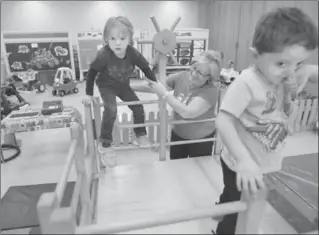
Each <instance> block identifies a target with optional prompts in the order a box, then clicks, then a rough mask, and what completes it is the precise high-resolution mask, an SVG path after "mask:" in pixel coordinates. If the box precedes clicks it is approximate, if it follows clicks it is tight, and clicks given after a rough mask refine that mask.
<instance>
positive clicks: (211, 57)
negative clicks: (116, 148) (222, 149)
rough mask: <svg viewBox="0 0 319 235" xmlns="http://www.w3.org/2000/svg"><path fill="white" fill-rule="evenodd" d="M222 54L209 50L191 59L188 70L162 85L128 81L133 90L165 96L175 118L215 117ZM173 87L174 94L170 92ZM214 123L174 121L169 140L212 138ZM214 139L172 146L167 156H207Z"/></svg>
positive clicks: (200, 118) (174, 157)
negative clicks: (178, 122)
mask: <svg viewBox="0 0 319 235" xmlns="http://www.w3.org/2000/svg"><path fill="white" fill-rule="evenodd" d="M221 61H222V53H220V52H217V51H213V50H209V51H205V52H203V53H202V54H200V55H199V56H198V57H196V58H194V59H193V63H192V65H191V66H190V69H189V71H182V72H178V73H175V74H172V75H170V76H168V77H167V78H166V79H165V84H162V83H161V82H158V83H153V82H151V83H146V82H140V83H135V84H131V87H132V89H134V90H137V91H142V92H155V93H157V94H158V95H159V96H161V97H164V98H165V99H166V101H167V104H168V105H170V106H171V107H172V109H173V119H174V120H204V119H211V118H214V117H215V106H216V104H217V101H218V95H219V92H218V88H217V87H216V82H217V81H218V80H219V77H220V71H221ZM170 90H174V93H173V94H172V93H170V92H169V91H170ZM214 134H215V127H214V123H213V122H207V121H206V122H197V123H187V124H174V125H173V127H172V131H171V142H176V141H185V140H197V139H206V138H213V137H214ZM212 149H213V141H207V142H201V143H191V144H182V145H172V146H171V147H170V159H171V160H173V159H182V158H188V157H200V156H210V155H211V154H212Z"/></svg>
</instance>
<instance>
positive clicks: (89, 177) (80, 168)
mask: <svg viewBox="0 0 319 235" xmlns="http://www.w3.org/2000/svg"><path fill="white" fill-rule="evenodd" d="M142 103H143V102H142V101H140V102H137V103H136V104H142ZM100 109H101V107H100V103H98V102H94V105H92V106H85V126H86V139H87V141H86V145H85V144H84V135H85V134H84V132H83V129H82V128H81V126H80V125H78V124H74V125H73V126H72V127H71V133H72V142H71V146H70V150H69V153H68V156H67V159H66V165H65V167H64V170H63V172H62V174H61V179H60V181H59V183H58V185H57V187H56V190H55V192H53V193H45V194H43V195H42V196H41V198H40V200H39V203H38V215H39V220H40V226H41V231H42V233H43V234H47V233H50V234H56V233H68V234H71V233H76V234H84V233H86V234H98V233H102V234H105V233H115V232H125V231H131V230H136V229H143V228H150V227H154V226H160V225H168V224H173V223H179V222H183V221H190V220H196V219H201V218H206V217H212V216H222V215H226V214H231V213H236V212H239V213H240V214H239V220H238V223H237V230H236V231H237V233H240V234H242V233H251V234H256V233H258V227H259V222H260V219H261V215H262V211H264V210H263V208H264V206H265V196H266V192H261V194H260V195H258V196H257V197H254V198H250V197H248V196H246V195H244V194H243V196H242V199H241V201H238V202H232V203H224V204H221V205H212V206H211V207H209V208H198V209H195V210H191V211H177V212H174V213H169V214H164V215H161V216H156V217H152V218H145V219H143V220H140V219H138V220H132V221H124V222H123V223H117V224H109V225H108V224H105V225H101V224H98V225H94V223H95V220H96V207H97V206H98V201H97V192H98V177H97V176H98V175H99V160H98V154H97V151H96V148H97V138H96V136H98V135H97V134H99V127H100V123H101V117H100ZM92 120H94V121H92ZM164 124H165V125H167V123H164ZM161 138H162V137H161ZM209 141H211V140H209ZM166 144H167V145H171V143H165V145H166ZM181 144H183V143H181ZM159 160H165V156H160V157H159ZM72 166H75V169H76V173H77V179H76V184H75V189H74V192H73V196H72V200H71V205H70V206H69V207H65V208H61V207H60V206H61V205H60V204H61V200H62V198H63V195H64V191H65V187H66V183H67V179H68V176H69V174H70V171H71V168H72Z"/></svg>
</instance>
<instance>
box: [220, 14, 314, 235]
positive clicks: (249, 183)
mask: <svg viewBox="0 0 319 235" xmlns="http://www.w3.org/2000/svg"><path fill="white" fill-rule="evenodd" d="M317 46H318V29H317V27H316V26H315V24H314V23H313V22H312V21H311V19H310V18H309V17H308V16H307V15H305V13H303V12H302V11H301V10H299V9H297V8H279V9H276V10H274V11H272V12H270V13H268V14H266V15H265V16H264V17H263V18H262V19H261V20H260V21H259V22H258V24H257V27H256V28H255V33H254V37H253V44H252V47H253V48H252V53H253V56H254V60H255V62H254V65H253V66H252V67H250V68H248V69H245V70H243V71H242V73H241V74H240V75H239V76H238V78H237V79H236V80H235V81H234V82H233V83H232V84H231V85H230V87H229V88H228V90H227V92H226V94H225V96H224V99H223V102H222V104H221V108H220V112H219V114H218V116H217V119H216V127H217V130H218V132H219V134H220V137H221V139H222V142H223V145H224V148H223V151H222V153H221V164H222V168H223V177H224V185H225V187H224V190H223V193H222V195H221V196H220V201H219V203H226V202H231V201H237V200H240V197H241V192H245V193H251V194H253V193H255V192H257V191H258V190H259V189H263V188H265V183H264V180H263V174H267V173H270V172H274V171H278V170H280V168H281V163H282V156H281V155H280V152H279V151H280V149H278V147H279V146H280V144H281V143H282V142H283V141H284V140H285V138H286V136H287V126H286V121H287V116H288V115H289V114H290V108H289V107H291V105H290V104H291V95H292V93H294V92H295V89H296V86H294V85H293V80H291V79H292V78H296V77H295V75H296V71H298V70H299V69H300V68H301V67H302V64H303V63H304V61H305V60H306V59H307V58H309V56H310V55H311V53H312V52H313V51H314V50H315V49H316V48H317ZM296 82H297V83H298V81H296ZM236 221H237V214H232V215H226V216H225V217H224V218H223V219H222V220H221V221H220V222H219V224H218V226H217V231H216V232H217V234H234V233H235V228H236Z"/></svg>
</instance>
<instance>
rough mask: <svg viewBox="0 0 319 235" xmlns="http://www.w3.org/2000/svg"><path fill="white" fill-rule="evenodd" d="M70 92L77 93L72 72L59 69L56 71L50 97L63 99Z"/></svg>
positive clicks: (65, 68)
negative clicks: (55, 96)
mask: <svg viewBox="0 0 319 235" xmlns="http://www.w3.org/2000/svg"><path fill="white" fill-rule="evenodd" d="M71 92H74V93H78V92H79V89H78V88H77V82H76V80H75V76H74V74H73V71H72V70H71V69H70V68H67V67H61V68H59V69H58V70H57V71H56V74H55V78H54V83H53V90H52V95H59V96H61V97H63V96H64V95H65V94H69V93H71Z"/></svg>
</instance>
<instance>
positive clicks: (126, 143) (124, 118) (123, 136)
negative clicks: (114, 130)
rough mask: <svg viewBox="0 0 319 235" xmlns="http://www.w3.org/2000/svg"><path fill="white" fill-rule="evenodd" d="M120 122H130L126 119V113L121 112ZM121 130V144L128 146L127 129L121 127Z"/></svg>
mask: <svg viewBox="0 0 319 235" xmlns="http://www.w3.org/2000/svg"><path fill="white" fill-rule="evenodd" d="M122 123H123V124H130V123H131V122H130V121H129V120H128V115H127V113H122ZM121 132H122V146H128V145H129V142H130V141H129V129H128V128H124V129H121Z"/></svg>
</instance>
